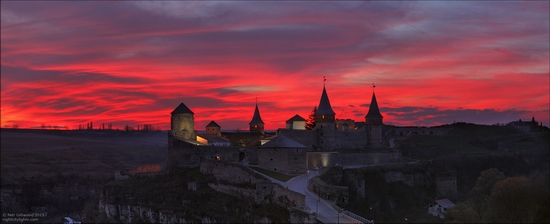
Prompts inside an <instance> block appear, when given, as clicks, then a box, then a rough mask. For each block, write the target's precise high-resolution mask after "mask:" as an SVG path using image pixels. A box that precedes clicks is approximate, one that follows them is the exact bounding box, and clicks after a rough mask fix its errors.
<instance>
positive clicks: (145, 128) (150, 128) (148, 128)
mask: <svg viewBox="0 0 550 224" xmlns="http://www.w3.org/2000/svg"><path fill="white" fill-rule="evenodd" d="M78 130H113V125H112V124H111V123H109V124H107V126H105V123H102V124H101V125H100V126H99V128H97V129H94V126H93V123H92V122H91V121H90V122H88V123H86V128H84V126H82V125H78ZM116 130H118V128H117V129H116ZM124 130H125V131H134V130H138V131H157V130H160V128H157V127H155V126H153V125H152V124H144V125H141V126H140V125H139V124H138V125H137V129H135V128H134V127H132V126H129V125H125V126H124Z"/></svg>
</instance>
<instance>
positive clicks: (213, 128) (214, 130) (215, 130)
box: [206, 121, 221, 136]
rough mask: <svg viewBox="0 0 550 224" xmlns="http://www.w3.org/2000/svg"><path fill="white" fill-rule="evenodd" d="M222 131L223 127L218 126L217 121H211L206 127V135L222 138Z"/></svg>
mask: <svg viewBox="0 0 550 224" xmlns="http://www.w3.org/2000/svg"><path fill="white" fill-rule="evenodd" d="M220 129H221V126H220V125H218V123H216V122H215V121H210V123H208V124H207V125H206V134H207V135H217V136H220Z"/></svg>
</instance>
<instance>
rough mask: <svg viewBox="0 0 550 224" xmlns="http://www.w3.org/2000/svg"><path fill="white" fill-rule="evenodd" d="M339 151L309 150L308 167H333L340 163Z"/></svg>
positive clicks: (309, 168)
mask: <svg viewBox="0 0 550 224" xmlns="http://www.w3.org/2000/svg"><path fill="white" fill-rule="evenodd" d="M339 162H340V160H339V157H338V152H307V162H306V165H307V169H308V170H311V169H314V168H321V167H332V166H334V165H335V164H337V163H339Z"/></svg>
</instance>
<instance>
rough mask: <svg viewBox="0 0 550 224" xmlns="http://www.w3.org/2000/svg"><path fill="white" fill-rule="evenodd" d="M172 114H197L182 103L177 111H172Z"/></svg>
mask: <svg viewBox="0 0 550 224" xmlns="http://www.w3.org/2000/svg"><path fill="white" fill-rule="evenodd" d="M170 114H195V113H193V111H191V110H190V109H189V107H187V106H185V104H183V103H180V105H179V106H178V107H176V109H174V111H172V113H170Z"/></svg>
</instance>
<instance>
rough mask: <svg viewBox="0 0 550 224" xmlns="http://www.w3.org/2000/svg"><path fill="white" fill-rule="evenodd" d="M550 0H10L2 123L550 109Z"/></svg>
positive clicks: (200, 121)
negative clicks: (325, 109)
mask: <svg viewBox="0 0 550 224" xmlns="http://www.w3.org/2000/svg"><path fill="white" fill-rule="evenodd" d="M549 4H550V3H549V2H548V1H524V2H515V1H504V2H491V1H480V2H476V1H451V2H443V1H441V2H439V1H421V2H412V1H411V2H408V1H405V2H382V1H374V2H363V1H352V2H342V1H338V2H331V1H323V2H313V1H304V2H300V1H288V2H287V1H284V2H269V1H259V2H248V1H201V2H186V1H179V2H167V1H153V2H147V1H138V2H131V1H107V2H97V1H82V2H80V1H78V2H67V1H60V2H54V1H47V2H46V1H36V2H31V1H21V2H19V1H3V2H2V7H1V59H2V60H1V126H2V127H13V126H14V125H18V126H19V127H20V128H27V127H39V126H41V125H42V124H44V125H51V126H54V125H57V126H67V127H69V128H70V129H75V128H78V126H79V125H83V126H85V125H86V123H87V122H90V121H91V122H93V123H94V124H95V125H99V124H102V123H104V124H109V123H111V124H112V125H113V126H114V127H115V128H117V127H118V128H123V127H124V126H125V125H130V126H132V127H137V125H138V124H139V125H142V124H152V125H153V126H155V127H158V128H162V129H165V130H166V129H169V126H170V112H171V111H172V110H173V109H174V108H175V107H176V106H178V105H179V103H181V102H183V103H185V104H186V105H187V106H188V107H189V108H190V109H191V110H192V111H193V112H195V124H196V125H195V128H196V129H197V130H203V129H204V127H205V126H206V124H207V123H208V122H210V121H211V120H215V121H216V122H217V123H218V124H220V125H221V126H222V130H235V129H242V130H247V129H248V122H250V120H251V119H252V115H253V112H254V106H255V101H256V97H257V98H258V106H259V109H260V113H261V116H262V119H263V121H264V122H265V123H266V124H265V128H266V129H267V130H275V129H277V128H283V127H285V121H286V120H287V119H289V118H291V117H292V116H294V115H295V114H299V115H301V116H302V117H304V118H307V117H308V115H309V114H310V112H311V110H312V109H313V107H314V106H316V105H317V104H318V103H319V99H320V95H321V92H322V88H323V76H325V77H326V79H327V81H326V88H327V92H328V95H329V98H330V102H331V104H332V106H333V109H334V111H335V112H336V113H337V115H336V116H337V118H341V119H347V118H349V119H354V120H356V121H364V116H365V115H366V114H367V112H368V105H369V103H370V97H371V94H372V87H371V86H372V83H375V84H376V86H377V87H376V90H375V91H376V96H377V99H378V104H379V106H380V111H381V113H382V115H383V116H384V121H385V123H386V124H393V125H400V126H404V125H419V126H435V125H441V124H449V123H453V122H454V121H456V122H459V121H462V122H471V123H478V124H495V123H507V122H510V121H513V120H518V119H523V120H526V119H527V120H529V119H531V117H533V116H534V117H535V119H536V120H537V121H540V122H543V124H544V125H546V126H549V123H550V112H549V107H550V103H549V102H550V94H549V92H550V88H549V87H550V81H549V77H550V65H549V64H550V63H549V60H550V59H549V58H550V57H549V55H550V53H549V52H550V46H549V40H550V34H549V32H550V24H549V21H550V18H549V17H550V16H549V15H550V12H549V8H550V6H549Z"/></svg>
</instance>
